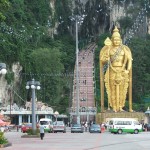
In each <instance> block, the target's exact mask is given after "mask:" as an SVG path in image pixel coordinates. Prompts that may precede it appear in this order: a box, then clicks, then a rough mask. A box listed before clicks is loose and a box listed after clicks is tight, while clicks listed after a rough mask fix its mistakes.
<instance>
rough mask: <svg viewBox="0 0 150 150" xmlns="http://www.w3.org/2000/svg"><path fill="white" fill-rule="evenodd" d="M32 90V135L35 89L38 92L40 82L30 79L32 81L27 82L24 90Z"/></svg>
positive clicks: (34, 122)
mask: <svg viewBox="0 0 150 150" xmlns="http://www.w3.org/2000/svg"><path fill="white" fill-rule="evenodd" d="M29 88H31V89H32V129H33V133H35V131H36V114H35V89H37V90H40V88H41V87H40V82H39V81H35V80H34V79H32V81H28V82H27V85H26V89H29Z"/></svg>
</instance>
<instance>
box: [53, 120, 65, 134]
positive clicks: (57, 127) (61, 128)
mask: <svg viewBox="0 0 150 150" xmlns="http://www.w3.org/2000/svg"><path fill="white" fill-rule="evenodd" d="M53 132H54V133H57V132H63V133H66V126H65V124H64V122H63V121H56V122H54V124H53Z"/></svg>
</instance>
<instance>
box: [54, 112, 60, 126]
mask: <svg viewBox="0 0 150 150" xmlns="http://www.w3.org/2000/svg"><path fill="white" fill-rule="evenodd" d="M54 114H55V117H56V124H57V117H58V115H59V112H58V111H55V113H54Z"/></svg>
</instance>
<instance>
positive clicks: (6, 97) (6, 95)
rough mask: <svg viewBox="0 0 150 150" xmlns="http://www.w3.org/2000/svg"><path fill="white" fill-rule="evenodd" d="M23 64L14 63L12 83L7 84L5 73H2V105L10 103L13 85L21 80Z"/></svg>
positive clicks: (0, 99)
mask: <svg viewBox="0 0 150 150" xmlns="http://www.w3.org/2000/svg"><path fill="white" fill-rule="evenodd" d="M21 70H22V66H21V65H20V63H19V62H17V63H14V64H12V73H14V81H13V83H12V84H11V85H8V84H7V80H6V79H5V76H4V75H0V84H1V86H0V104H1V107H6V106H7V105H8V104H9V103H10V96H13V95H12V94H13V93H14V92H13V87H16V85H17V84H18V83H19V82H20V71H21Z"/></svg>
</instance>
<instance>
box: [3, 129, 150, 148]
mask: <svg viewBox="0 0 150 150" xmlns="http://www.w3.org/2000/svg"><path fill="white" fill-rule="evenodd" d="M21 135H23V133H21V132H16V131H11V132H6V133H5V137H7V139H8V140H9V141H10V142H11V143H12V146H10V147H6V148H1V149H5V150H112V149H113V150H150V132H142V133H140V134H122V135H118V134H111V133H109V132H104V133H101V134H100V133H94V134H93V133H92V134H91V133H88V132H84V133H70V131H69V130H67V133H46V134H45V137H44V140H41V139H40V138H21Z"/></svg>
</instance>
